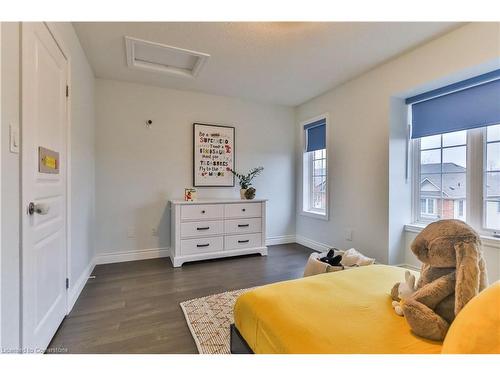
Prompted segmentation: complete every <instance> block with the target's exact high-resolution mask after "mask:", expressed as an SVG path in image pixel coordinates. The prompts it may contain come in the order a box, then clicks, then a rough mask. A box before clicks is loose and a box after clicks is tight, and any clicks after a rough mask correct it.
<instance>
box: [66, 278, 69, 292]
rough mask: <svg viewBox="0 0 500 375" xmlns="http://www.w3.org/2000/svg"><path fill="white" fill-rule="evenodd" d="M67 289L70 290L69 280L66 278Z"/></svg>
mask: <svg viewBox="0 0 500 375" xmlns="http://www.w3.org/2000/svg"><path fill="white" fill-rule="evenodd" d="M66 289H69V279H68V278H66Z"/></svg>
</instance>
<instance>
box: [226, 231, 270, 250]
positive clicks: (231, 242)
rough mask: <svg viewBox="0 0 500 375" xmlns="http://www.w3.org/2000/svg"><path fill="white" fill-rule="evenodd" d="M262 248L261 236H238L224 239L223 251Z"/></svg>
mask: <svg viewBox="0 0 500 375" xmlns="http://www.w3.org/2000/svg"><path fill="white" fill-rule="evenodd" d="M261 246H262V234H261V233H253V234H239V235H237V236H226V237H224V249H225V250H237V249H246V248H253V247H261Z"/></svg>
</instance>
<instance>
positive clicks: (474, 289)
mask: <svg viewBox="0 0 500 375" xmlns="http://www.w3.org/2000/svg"><path fill="white" fill-rule="evenodd" d="M455 254H456V260H457V266H456V267H457V268H456V285H455V315H457V314H458V313H459V311H460V310H461V309H462V307H464V306H465V304H466V303H467V302H469V301H470V300H471V299H472V297H474V296H475V295H477V294H478V293H479V282H480V272H481V271H480V269H479V255H480V249H479V245H478V244H477V243H475V242H472V243H471V242H459V243H456V244H455Z"/></svg>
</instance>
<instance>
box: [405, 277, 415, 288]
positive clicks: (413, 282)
mask: <svg viewBox="0 0 500 375" xmlns="http://www.w3.org/2000/svg"><path fill="white" fill-rule="evenodd" d="M406 282H407V283H408V285H410V286H411V288H412V289H415V275H410V277H409V278H408V280H407V281H406Z"/></svg>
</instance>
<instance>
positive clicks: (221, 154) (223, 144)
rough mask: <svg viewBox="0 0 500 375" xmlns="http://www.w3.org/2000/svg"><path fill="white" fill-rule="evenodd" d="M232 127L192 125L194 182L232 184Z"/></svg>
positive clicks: (204, 185)
mask: <svg viewBox="0 0 500 375" xmlns="http://www.w3.org/2000/svg"><path fill="white" fill-rule="evenodd" d="M230 169H234V127H232V126H222V125H210V124H200V123H194V124H193V185H194V186H195V187H232V186H234V175H233V174H232V173H231V172H230V171H229V170H230Z"/></svg>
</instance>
